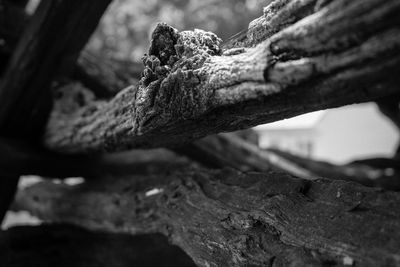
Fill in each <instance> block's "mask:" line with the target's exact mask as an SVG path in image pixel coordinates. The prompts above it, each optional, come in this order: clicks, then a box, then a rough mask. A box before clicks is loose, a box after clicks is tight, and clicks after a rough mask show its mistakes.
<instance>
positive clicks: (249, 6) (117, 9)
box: [3, 0, 400, 228]
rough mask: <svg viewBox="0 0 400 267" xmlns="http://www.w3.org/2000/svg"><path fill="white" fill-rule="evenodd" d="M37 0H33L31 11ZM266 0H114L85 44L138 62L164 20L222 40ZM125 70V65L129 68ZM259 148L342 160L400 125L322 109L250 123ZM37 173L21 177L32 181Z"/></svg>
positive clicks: (19, 219) (386, 147) (395, 136)
mask: <svg viewBox="0 0 400 267" xmlns="http://www.w3.org/2000/svg"><path fill="white" fill-rule="evenodd" d="M38 2H39V1H38V0H31V1H30V3H29V5H28V6H27V12H28V13H33V12H34V10H35V7H36V6H37V4H38ZM269 2H270V0H264V1H263V0H203V1H198V0H163V1H161V0H147V1H137V0H114V1H113V3H112V4H111V6H110V7H109V9H108V11H107V12H106V14H105V15H104V16H103V18H102V20H101V22H100V24H99V27H98V29H97V30H96V32H95V34H94V35H93V36H92V38H91V40H90V41H89V43H88V44H87V47H86V50H88V51H91V52H93V53H96V54H98V55H101V56H102V57H104V58H106V59H109V60H110V61H111V62H112V61H113V60H114V61H123V62H125V63H126V64H127V65H130V64H132V65H133V64H141V58H142V56H143V54H144V53H146V52H147V49H148V47H149V39H150V34H151V32H152V30H153V29H154V27H155V25H156V24H157V23H158V22H166V23H168V24H170V25H171V26H173V27H175V28H177V29H178V30H180V31H181V30H190V29H194V28H199V29H203V30H208V31H212V32H214V33H216V34H217V35H218V36H219V37H221V38H222V39H223V40H226V39H227V38H229V37H230V36H232V35H234V34H235V33H237V32H240V31H242V30H245V29H246V28H247V26H248V24H249V22H250V21H252V20H253V19H255V18H257V17H259V16H261V15H262V9H263V7H264V6H266V5H267V4H268V3H269ZM127 71H128V70H127ZM137 78H139V77H137ZM254 130H255V132H256V142H255V143H258V145H259V146H260V148H262V149H269V148H276V149H279V150H281V151H286V152H290V153H291V154H295V155H299V156H302V157H305V158H311V159H317V160H324V161H328V162H331V163H335V164H346V163H349V162H352V161H354V160H357V159H363V158H373V157H387V158H391V157H393V156H394V155H395V153H396V150H397V148H398V147H399V138H400V137H399V131H398V129H397V128H396V126H395V125H394V124H393V123H392V122H391V121H390V120H388V119H387V118H386V117H385V116H384V115H383V114H382V113H381V112H380V110H379V108H378V107H377V105H376V104H375V103H365V104H359V105H351V106H347V107H342V108H338V109H331V110H324V111H318V112H313V113H309V114H305V115H302V116H298V117H295V118H291V119H287V120H283V121H279V122H275V123H270V124H265V125H260V126H257V127H255V128H254ZM35 179H36V178H35V177H29V178H28V179H24V180H23V183H30V182H31V181H35ZM28 221H29V222H31V223H39V221H38V220H36V219H34V218H31V217H30V216H29V214H27V213H24V212H20V213H18V214H14V213H9V216H8V217H7V219H6V220H5V222H4V224H3V228H6V227H8V226H10V225H15V224H18V223H26V222H28Z"/></svg>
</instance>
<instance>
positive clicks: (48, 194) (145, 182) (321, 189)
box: [16, 169, 400, 266]
mask: <svg viewBox="0 0 400 267" xmlns="http://www.w3.org/2000/svg"><path fill="white" fill-rule="evenodd" d="M399 201H400V194H399V193H391V192H384V191H381V190H377V189H373V188H367V187H363V186H360V185H358V184H356V183H350V182H344V181H332V180H325V179H320V180H316V181H307V180H302V179H298V178H293V177H291V176H290V175H287V174H282V173H276V172H268V173H265V174H260V173H248V174H243V173H239V172H236V171H233V170H229V169H226V170H222V171H210V170H205V169H186V170H184V169H181V170H180V171H175V172H172V173H170V174H168V175H161V176H160V175H153V176H134V177H133V176H131V177H119V178H117V177H108V178H105V179H103V180H101V181H96V182H93V183H90V182H89V183H88V184H80V185H76V186H68V185H65V184H53V183H51V182H42V183H39V184H36V185H33V186H31V187H29V188H26V189H24V190H23V191H21V192H19V193H18V196H17V198H16V205H17V206H18V208H20V209H25V210H29V211H30V212H32V213H33V214H34V215H36V216H39V218H41V219H44V220H46V221H54V222H58V221H62V222H70V223H74V224H78V225H81V226H84V227H87V228H89V229H101V230H106V231H110V232H125V233H131V234H140V233H154V232H160V233H163V234H165V235H167V236H168V237H169V238H170V239H171V240H172V241H173V243H175V244H177V245H178V246H180V247H181V248H182V249H184V250H185V252H186V253H187V254H188V255H189V256H191V257H192V258H193V259H194V261H195V262H196V263H197V264H198V265H199V266H326V265H327V264H328V263H329V264H330V265H334V266H343V265H354V264H355V265H357V266H398V265H399V264H400V262H399V258H400V257H399V251H400V241H399V240H400V236H399V235H400V218H399V216H400V209H399V205H398V203H399Z"/></svg>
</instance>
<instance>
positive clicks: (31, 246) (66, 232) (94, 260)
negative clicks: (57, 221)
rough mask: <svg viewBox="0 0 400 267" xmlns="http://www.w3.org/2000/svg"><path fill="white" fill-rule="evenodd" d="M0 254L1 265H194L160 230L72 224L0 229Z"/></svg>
mask: <svg viewBox="0 0 400 267" xmlns="http://www.w3.org/2000/svg"><path fill="white" fill-rule="evenodd" d="M155 255H157V256H155ZM0 258H1V265H2V266H7V267H37V266H40V267H47V266H48V267H53V266H58V267H67V266H68V267H70V266H85V267H99V266H104V267H109V266H119V267H128V266H166V267H169V266H171V267H172V266H174V267H175V266H177V267H194V266H195V265H194V263H193V262H192V261H191V259H190V258H189V257H188V256H187V255H185V253H184V252H183V251H182V250H180V249H179V248H178V247H176V246H172V245H169V244H168V240H167V239H166V238H165V237H163V236H162V235H159V234H158V235H157V234H153V235H137V236H131V235H124V234H110V233H102V232H91V231H87V230H84V229H81V228H79V227H76V226H71V225H41V226H35V227H32V226H23V227H14V228H10V229H8V230H7V231H1V232H0Z"/></svg>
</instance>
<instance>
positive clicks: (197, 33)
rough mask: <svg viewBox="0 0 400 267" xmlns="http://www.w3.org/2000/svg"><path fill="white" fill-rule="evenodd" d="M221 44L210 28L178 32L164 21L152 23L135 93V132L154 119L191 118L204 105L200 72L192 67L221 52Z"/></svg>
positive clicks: (143, 128)
mask: <svg viewBox="0 0 400 267" xmlns="http://www.w3.org/2000/svg"><path fill="white" fill-rule="evenodd" d="M221 44H222V40H221V39H220V38H218V37H217V35H215V34H214V33H212V32H206V31H203V30H198V29H195V30H193V31H184V32H178V31H177V30H176V29H174V28H173V27H171V26H168V25H167V24H165V23H159V24H158V25H157V26H156V28H155V30H154V31H153V34H152V40H151V45H150V49H149V54H148V55H145V56H144V57H143V64H144V66H145V69H144V71H143V74H142V78H141V80H140V83H139V87H138V91H137V94H136V100H135V102H136V114H137V115H136V120H135V123H134V124H135V125H137V127H138V128H137V130H138V132H142V131H146V130H149V129H151V127H152V126H151V125H152V124H155V123H156V122H157V123H161V122H165V123H167V122H168V121H169V120H171V119H174V120H176V119H177V118H179V117H180V118H182V119H190V118H193V117H195V116H196V115H197V114H199V113H201V112H202V111H204V110H205V109H206V105H207V103H208V97H209V94H210V93H209V92H203V91H204V90H202V89H201V88H200V87H199V86H198V85H199V84H200V83H201V79H202V78H201V77H200V76H201V72H196V71H195V70H197V69H199V68H201V67H202V66H203V65H204V63H205V61H206V60H207V59H208V58H210V57H211V56H215V55H221V54H222V50H221Z"/></svg>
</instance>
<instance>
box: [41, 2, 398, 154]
mask: <svg viewBox="0 0 400 267" xmlns="http://www.w3.org/2000/svg"><path fill="white" fill-rule="evenodd" d="M286 2H287V1H280V0H278V1H276V2H275V4H274V5H276V3H281V6H285V5H292V2H290V3H291V4H287V3H286ZM294 2H296V3H299V2H301V1H293V3H294ZM306 2H307V1H306ZM308 2H309V4H307V5H306V6H304V7H303V9H304V12H302V13H301V14H305V15H306V14H309V13H310V14H311V15H308V16H305V17H304V18H303V16H300V17H298V19H299V20H295V19H293V18H292V19H290V26H288V25H287V24H285V25H284V26H282V28H281V29H279V31H278V32H276V33H274V34H271V36H270V37H268V38H267V39H266V40H265V41H263V42H261V43H260V44H258V45H257V46H255V47H252V48H235V49H233V50H232V49H231V50H226V51H224V52H223V51H222V50H221V42H220V40H219V39H218V38H217V37H216V36H215V35H213V34H212V33H206V32H203V31H199V30H197V31H194V32H181V33H178V32H177V31H176V30H175V29H173V28H171V27H169V26H166V25H164V24H160V25H159V26H158V27H157V28H156V30H155V31H154V33H153V39H152V44H151V47H150V50H149V56H148V57H147V59H146V60H145V70H144V75H143V77H142V79H141V82H140V84H139V86H136V87H135V86H133V87H131V88H127V89H125V90H124V91H122V92H120V93H119V94H118V95H117V96H116V97H115V98H114V99H112V100H111V101H109V102H95V101H93V102H90V103H84V104H86V105H84V106H82V105H81V107H79V108H76V109H74V110H73V111H71V110H68V111H67V110H65V109H63V108H61V107H62V106H64V105H65V103H62V101H59V103H58V104H57V105H56V108H55V109H54V110H53V113H52V116H51V119H50V121H49V123H48V127H47V133H46V137H45V142H46V145H47V146H48V147H49V148H51V149H54V150H59V151H62V152H70V153H72V152H75V153H76V152H79V151H98V150H106V151H115V150H126V149H129V148H132V147H157V146H167V147H171V146H176V145H177V144H182V143H183V142H190V141H192V140H194V139H198V138H200V137H202V136H205V135H209V134H213V133H217V132H221V131H233V130H236V129H242V128H247V127H251V126H254V125H257V124H260V123H265V122H271V121H275V120H279V119H282V118H286V117H290V116H295V115H298V114H301V113H306V112H309V111H313V110H318V109H325V108H331V107H337V106H341V105H346V104H352V103H356V102H363V101H371V100H374V99H376V98H379V97H382V96H385V95H390V94H393V93H397V92H398V90H399V89H398V84H399V78H398V75H396V73H397V72H398V71H399V69H400V64H399V62H400V56H399V54H400V53H399V50H400V41H399V40H400V31H399V30H398V25H399V23H400V21H399V17H398V16H397V12H398V11H399V10H400V4H399V2H398V1H395V0H390V1H385V2H382V1H379V0H368V1H365V0H357V1H351V2H348V1H343V0H334V1H329V4H327V5H326V6H324V7H323V8H321V4H319V8H320V9H319V8H317V6H315V5H313V4H312V3H314V2H315V1H308ZM285 3H286V4H285ZM269 8H271V7H269ZM267 10H268V8H267ZM273 10H274V9H272V10H271V12H272V11H273ZM290 10H293V12H294V11H298V10H297V9H295V8H294V9H290ZM267 14H269V13H268V12H267ZM264 17H265V19H271V17H268V15H265V16H264ZM272 17H274V16H272ZM257 40H258V38H257ZM70 89H71V88H69V90H70ZM68 101H69V100H68Z"/></svg>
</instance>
